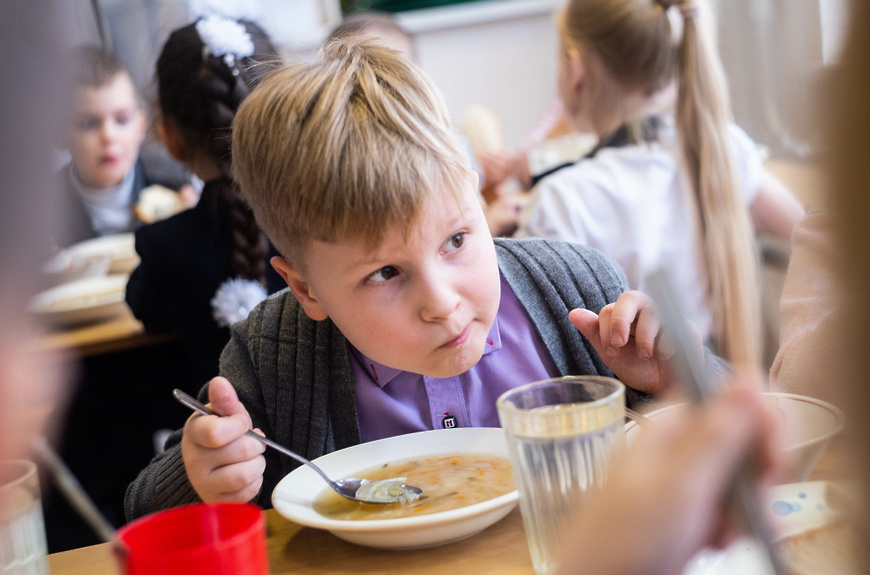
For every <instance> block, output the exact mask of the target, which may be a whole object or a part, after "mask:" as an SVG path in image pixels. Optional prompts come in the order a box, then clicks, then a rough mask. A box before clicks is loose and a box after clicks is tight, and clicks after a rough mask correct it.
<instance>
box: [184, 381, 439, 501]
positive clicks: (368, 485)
mask: <svg viewBox="0 0 870 575" xmlns="http://www.w3.org/2000/svg"><path fill="white" fill-rule="evenodd" d="M172 395H173V396H174V397H175V399H177V400H178V401H179V402H180V403H182V404H183V405H186V406H187V407H189V408H190V409H192V410H194V411H197V412H199V413H201V414H203V415H218V414H217V413H215V412H214V410H212V409H211V408H210V407H207V406H205V405H203V404H202V403H200V402H199V401H197V400H196V399H194V398H193V397H191V396H190V395H189V394H187V393H185V392H183V391H181V390H180V389H174V390H173V391H172ZM245 435H247V436H249V437H253V438H254V439H256V440H257V441H259V442H261V443H263V444H265V445H267V446H268V447H271V448H272V449H275V450H277V451H279V452H281V453H283V454H284V455H287V456H288V457H292V458H293V459H295V460H296V461H298V462H300V463H304V464H305V465H307V466H309V467H311V468H312V469H313V470H314V471H316V472H317V473H318V474H319V475H320V476H321V477H322V478H323V479H324V481H326V483H328V484H329V486H330V487H332V489H333V490H335V492H336V493H338V494H339V495H341V496H342V497H345V498H347V499H350V500H351V501H359V502H360V503H407V502H411V501H414V500H416V499H417V498H418V497H420V494H421V493H423V490H422V489H420V488H419V487H414V486H413V485H406V484H405V478H404V477H394V478H391V479H381V480H377V481H372V480H370V479H361V478H358V477H349V478H347V479H338V480H333V479H332V478H330V477H329V476H328V475H327V474H326V473H324V471H323V470H322V469H320V468H319V467H318V466H316V465H315V464H313V463H312V462H311V461H309V460H308V459H306V458H304V457H302V456H301V455H299V454H298V453H296V452H295V451H291V450H289V449H287V448H286V447H284V446H283V445H281V444H279V443H275V442H274V441H272V440H271V439H268V438H266V437H263V436H262V435H260V434H258V433H254V432H253V431H252V430H250V429H249V430H248V431H246V432H245Z"/></svg>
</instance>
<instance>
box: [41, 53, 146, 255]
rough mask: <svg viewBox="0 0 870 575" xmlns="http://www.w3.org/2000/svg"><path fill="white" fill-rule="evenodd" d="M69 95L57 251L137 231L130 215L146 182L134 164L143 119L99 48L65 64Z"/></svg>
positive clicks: (121, 75)
mask: <svg viewBox="0 0 870 575" xmlns="http://www.w3.org/2000/svg"><path fill="white" fill-rule="evenodd" d="M71 63H72V65H71V69H72V70H73V72H72V74H73V82H74V88H75V91H74V94H73V98H72V101H73V109H72V111H71V114H70V117H69V120H68V125H67V127H66V132H65V137H64V140H65V142H64V143H65V145H66V147H67V148H68V149H69V152H70V155H71V156H72V160H71V162H70V163H69V165H67V166H66V167H64V168H63V170H62V171H61V174H60V177H61V178H62V179H63V182H64V185H65V188H66V189H67V190H68V191H69V193H68V194H67V199H68V201H69V207H68V209H66V210H64V211H65V212H66V213H67V214H68V215H67V216H66V217H68V218H69V225H68V226H67V230H66V233H64V234H63V235H62V236H61V237H59V238H57V242H58V243H59V244H60V245H61V246H66V245H70V244H73V243H77V242H80V241H82V240H86V239H89V238H93V237H97V236H101V235H106V234H114V233H122V232H129V231H132V230H133V229H135V228H136V227H138V225H139V223H140V222H139V221H138V220H137V219H136V217H135V215H134V209H135V206H136V203H137V202H138V199H139V193H140V192H141V191H142V189H143V188H145V187H146V186H148V185H149V184H151V183H153V182H149V181H147V180H146V177H145V172H144V167H143V165H142V164H141V162H139V161H138V158H139V146H140V144H141V143H142V139H143V138H144V136H145V114H144V112H143V111H142V109H141V107H140V104H139V97H138V95H137V94H136V88H135V86H134V85H133V80H132V78H131V77H130V73H129V72H128V71H127V68H126V67H124V64H123V63H122V62H121V61H120V60H119V59H118V58H117V57H116V56H115V55H114V54H112V53H110V52H107V51H105V50H103V49H102V48H100V47H99V46H89V45H85V46H79V47H77V48H76V49H74V51H73V53H72V58H71Z"/></svg>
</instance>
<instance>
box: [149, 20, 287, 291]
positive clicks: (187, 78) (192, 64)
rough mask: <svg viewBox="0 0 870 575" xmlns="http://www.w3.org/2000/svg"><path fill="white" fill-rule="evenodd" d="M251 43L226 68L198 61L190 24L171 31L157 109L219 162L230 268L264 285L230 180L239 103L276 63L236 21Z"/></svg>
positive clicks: (254, 233) (258, 246) (216, 60)
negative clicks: (246, 54) (251, 49)
mask: <svg viewBox="0 0 870 575" xmlns="http://www.w3.org/2000/svg"><path fill="white" fill-rule="evenodd" d="M239 23H240V24H242V25H243V26H244V27H245V29H246V30H247V32H248V34H249V35H250V36H251V39H252V40H253V42H254V54H253V55H252V56H250V57H245V58H241V59H239V60H237V61H236V62H235V63H234V64H233V65H232V66H229V65H227V63H226V62H225V61H224V58H223V56H217V57H216V56H213V55H207V56H206V57H203V42H202V39H201V38H200V37H199V34H198V33H197V30H196V24H195V23H194V24H190V25H189V26H185V27H184V28H181V29H179V30H177V31H175V32H174V33H173V34H172V35H171V36H170V37H169V39H168V40H167V42H166V45H165V46H164V48H163V52H162V53H161V54H160V58H159V59H158V61H157V83H158V91H159V98H160V109H161V112H162V114H163V117H164V121H167V122H172V123H173V124H174V125H175V127H177V128H178V129H179V130H180V131H181V133H182V134H183V137H184V141H185V144H186V145H187V146H188V147H189V148H190V149H192V150H201V151H204V152H207V153H208V155H209V156H211V157H213V158H214V159H215V160H217V161H218V163H219V165H220V168H221V173H222V176H223V177H222V178H221V181H220V191H221V201H222V202H223V204H224V207H225V209H223V210H221V211H220V213H223V214H225V216H224V217H225V218H226V220H227V221H226V222H223V223H224V224H225V225H230V226H231V227H232V236H233V242H234V250H233V266H234V268H235V272H236V275H237V276H238V277H241V278H243V279H253V280H257V281H259V282H260V283H263V282H264V275H265V272H266V265H265V256H266V249H267V242H266V238H265V236H264V235H263V233H262V231H261V230H260V228H259V227H258V226H257V223H256V222H255V220H254V215H253V213H252V212H251V210H250V209H249V208H248V206H247V205H245V204H244V202H242V200H241V199H240V198H239V195H238V193H237V192H236V189H235V183H234V181H233V174H232V168H231V166H232V153H231V136H232V131H231V127H232V123H233V119H234V118H235V115H236V110H238V108H239V105H240V104H241V102H242V100H244V98H245V97H246V96H247V95H248V94H249V93H250V91H251V90H252V89H253V87H254V86H255V85H256V84H257V83H258V82H259V80H260V78H261V77H262V76H263V74H264V73H265V72H266V71H268V70H269V69H271V65H272V64H274V63H276V62H277V61H278V54H277V50H276V49H275V47H274V46H273V45H272V43H271V41H269V39H268V37H267V36H266V34H265V32H263V30H262V29H261V28H260V27H259V26H257V25H256V24H254V23H252V22H245V21H240V22H239Z"/></svg>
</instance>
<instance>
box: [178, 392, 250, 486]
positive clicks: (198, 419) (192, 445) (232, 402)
mask: <svg viewBox="0 0 870 575" xmlns="http://www.w3.org/2000/svg"><path fill="white" fill-rule="evenodd" d="M208 398H209V402H210V403H209V407H211V408H212V409H213V410H214V411H215V412H216V413H219V414H221V416H220V417H219V416H217V415H201V414H194V415H192V416H190V418H189V419H188V420H187V423H185V425H184V436H183V437H182V440H181V455H182V458H183V459H184V467H185V469H186V471H187V476H188V478H189V479H190V483H191V484H192V485H193V488H194V489H196V492H197V494H199V496H200V498H202V500H203V501H205V502H212V501H238V502H246V501H250V500H251V499H253V498H254V497H256V496H257V493H259V491H260V486H261V485H262V484H263V471H264V470H265V469H266V459H265V457H263V455H262V454H263V451H264V450H265V449H266V448H265V446H264V445H263V444H262V443H260V442H259V441H257V440H256V439H253V438H251V437H246V436H245V432H246V431H247V430H249V429H251V417H250V415H248V411H247V410H246V409H245V406H244V405H242V403H241V402H240V401H239V398H238V396H237V395H236V390H235V388H233V386H232V384H230V382H229V381H227V380H226V379H225V378H223V377H216V378H214V379H212V380H211V382H210V383H209V388H208ZM255 431H256V430H255Z"/></svg>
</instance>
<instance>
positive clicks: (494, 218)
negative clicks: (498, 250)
mask: <svg viewBox="0 0 870 575" xmlns="http://www.w3.org/2000/svg"><path fill="white" fill-rule="evenodd" d="M528 199H529V197H528V194H505V195H501V196H499V197H497V198H496V199H495V200H494V201H493V202H492V203H490V204H489V205H487V206H486V207H485V208H484V209H483V214H484V216H485V217H486V223H487V225H488V226H489V232H490V233H491V234H492V237H494V238H495V237H499V236H507V237H510V236H511V235H512V234H513V233H514V232H515V231H516V229H517V223H518V221H519V215H520V210H522V209H523V206H525V205H526V203H528Z"/></svg>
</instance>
